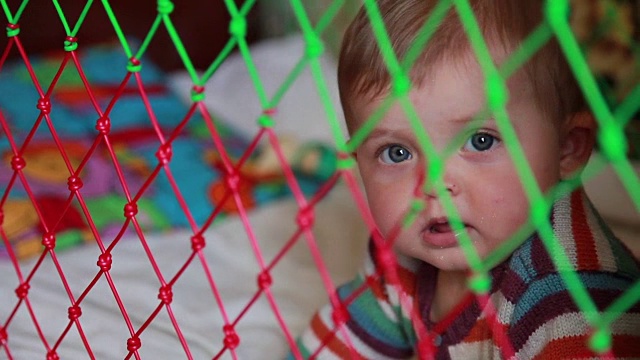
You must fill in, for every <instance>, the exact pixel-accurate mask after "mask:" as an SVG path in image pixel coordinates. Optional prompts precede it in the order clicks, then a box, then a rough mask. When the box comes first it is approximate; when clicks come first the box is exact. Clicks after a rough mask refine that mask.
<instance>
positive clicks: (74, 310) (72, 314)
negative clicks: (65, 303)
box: [68, 305, 82, 321]
mask: <svg viewBox="0 0 640 360" xmlns="http://www.w3.org/2000/svg"><path fill="white" fill-rule="evenodd" d="M68 314H69V320H71V321H75V320H77V319H78V318H79V317H80V316H82V309H80V306H78V305H73V306H70V307H69V310H68Z"/></svg>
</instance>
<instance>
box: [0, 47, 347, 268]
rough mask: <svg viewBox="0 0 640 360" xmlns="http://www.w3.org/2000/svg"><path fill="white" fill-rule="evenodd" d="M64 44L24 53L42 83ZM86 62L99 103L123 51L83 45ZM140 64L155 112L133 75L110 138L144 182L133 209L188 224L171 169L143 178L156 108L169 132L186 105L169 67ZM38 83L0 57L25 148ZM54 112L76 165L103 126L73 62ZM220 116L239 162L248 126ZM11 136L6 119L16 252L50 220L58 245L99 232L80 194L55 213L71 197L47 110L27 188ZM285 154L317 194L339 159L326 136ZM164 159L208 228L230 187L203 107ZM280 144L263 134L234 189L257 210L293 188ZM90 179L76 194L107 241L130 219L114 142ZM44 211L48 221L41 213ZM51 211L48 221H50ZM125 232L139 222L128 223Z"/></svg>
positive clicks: (131, 175) (2, 162)
mask: <svg viewBox="0 0 640 360" xmlns="http://www.w3.org/2000/svg"><path fill="white" fill-rule="evenodd" d="M63 56H64V54H47V55H45V56H39V57H31V58H30V59H29V61H30V63H31V66H32V67H33V69H34V73H35V75H36V78H37V81H38V82H39V84H41V86H42V88H43V90H44V91H47V88H48V86H49V84H51V82H52V80H53V79H54V76H55V74H56V72H57V71H58V69H59V68H60V65H61V61H62V58H63ZM79 61H80V64H81V68H82V71H83V73H84V75H85V76H86V78H87V80H88V83H89V84H90V85H89V87H90V89H91V92H92V93H93V94H94V96H95V99H96V101H97V103H98V105H99V106H100V108H101V109H102V110H103V111H104V110H105V109H106V108H107V107H108V106H109V104H110V102H111V100H112V99H113V98H114V96H115V94H116V91H117V89H118V86H119V85H120V84H121V82H122V81H123V79H124V77H125V74H126V68H127V63H128V60H127V58H126V56H125V55H124V53H123V51H122V49H121V48H119V47H118V46H115V45H102V46H96V47H92V48H90V49H86V50H85V51H82V52H79ZM142 64H143V67H142V70H141V71H140V72H139V74H140V76H141V78H142V82H143V84H144V89H145V92H146V94H147V96H148V101H149V103H150V105H151V108H152V109H153V110H152V113H150V112H149V111H148V110H147V108H146V107H145V104H144V101H143V97H142V96H141V95H140V91H139V88H138V84H137V82H136V81H135V80H134V78H133V77H132V78H131V79H130V80H129V81H128V83H127V85H126V87H125V89H124V92H123V93H122V95H121V96H120V97H119V98H118V100H117V102H115V104H114V105H113V108H112V110H111V111H110V120H111V132H110V135H109V139H110V142H111V146H112V148H113V150H114V152H115V154H116V157H117V159H118V163H119V166H120V167H121V169H122V171H121V176H122V177H123V178H124V179H125V181H126V184H127V189H128V191H129V193H130V194H131V197H135V196H137V195H138V192H139V191H140V189H143V188H144V189H145V191H144V192H143V193H142V195H141V196H140V198H139V200H138V201H137V206H138V214H137V216H136V219H137V220H138V222H139V223H140V225H141V227H142V229H143V230H149V231H163V230H167V229H172V228H176V227H186V226H189V225H190V222H189V220H188V217H187V216H186V215H185V213H184V211H183V209H182V208H181V206H180V203H179V201H178V200H177V197H176V194H175V191H174V189H173V187H172V184H171V181H170V179H169V177H168V176H167V175H166V174H165V172H164V171H160V172H159V173H158V175H157V176H156V177H155V179H154V181H153V182H151V183H150V185H149V186H148V187H146V185H145V183H146V181H147V179H148V178H149V177H150V176H151V175H152V174H153V172H154V170H155V169H156V167H157V166H158V158H157V155H156V153H157V151H158V147H159V145H160V141H159V140H158V136H157V132H156V130H155V129H154V127H153V126H152V122H151V121H150V119H151V118H152V116H153V117H155V118H157V121H158V123H159V125H160V127H161V131H162V133H163V134H164V135H163V136H164V137H165V138H167V137H168V136H169V134H171V132H172V131H173V129H174V128H176V126H177V125H178V124H179V123H180V122H181V121H182V120H183V119H184V118H185V116H186V114H187V113H188V107H187V104H184V103H182V102H181V101H180V100H179V99H178V98H177V97H176V96H175V94H173V93H172V92H171V91H170V89H169V87H168V86H167V85H166V78H165V76H164V74H163V73H162V72H161V71H159V70H158V69H157V68H156V67H155V66H154V65H153V64H152V63H150V62H149V61H148V60H146V59H143V61H142ZM39 97H40V96H39V95H38V92H37V91H36V86H35V85H34V81H33V79H32V77H31V76H30V73H29V71H28V70H27V67H26V66H25V64H24V62H23V61H16V62H12V63H6V64H4V66H1V67H0V111H2V113H3V115H4V117H5V118H6V120H7V121H6V122H7V124H8V129H9V132H10V136H11V137H12V138H13V139H14V141H15V143H16V144H17V148H18V149H21V148H22V144H23V143H24V142H25V139H28V134H29V132H30V131H31V130H32V128H33V126H34V123H35V122H36V119H38V116H39V114H40V110H39V109H37V108H36V104H37V103H38V99H39ZM50 102H51V112H50V118H51V122H52V124H53V127H54V128H55V131H56V133H57V134H58V136H59V138H60V142H61V144H62V146H63V147H64V149H65V153H66V154H67V156H68V158H69V161H70V163H71V164H72V166H73V169H76V168H77V167H78V166H79V165H80V164H81V163H82V161H83V159H84V158H85V155H86V154H87V153H88V152H89V151H90V149H91V147H92V145H93V143H94V141H95V139H96V137H97V136H98V131H97V130H96V120H97V119H98V117H99V116H98V115H97V112H96V110H95V107H94V106H93V104H92V102H91V101H90V97H89V95H88V91H87V89H86V88H85V86H84V84H83V81H82V78H81V76H80V75H79V73H78V70H77V69H76V67H75V66H74V64H73V63H72V62H69V63H68V64H67V66H66V68H65V70H64V71H63V73H62V75H61V76H60V78H59V80H58V81H57V83H56V85H55V87H54V89H53V91H52V92H51V97H50ZM214 124H215V126H216V129H217V131H218V133H219V134H220V137H221V139H222V142H223V144H224V146H225V149H226V151H227V153H228V154H229V156H230V157H231V159H232V160H237V159H238V158H239V157H241V156H242V154H243V152H244V151H245V150H246V149H247V147H248V145H249V141H250V139H247V138H245V137H243V136H241V135H240V134H239V133H238V132H237V131H234V129H233V128H232V127H231V126H229V124H226V123H225V122H224V120H223V119H218V118H215V119H214ZM7 135H8V134H6V133H5V131H4V130H3V129H2V128H0V193H1V194H2V195H3V196H4V197H3V198H2V199H0V206H2V212H3V213H4V220H3V223H2V227H3V230H4V232H5V234H6V236H7V238H8V240H9V244H10V246H11V247H12V249H13V251H14V252H15V253H16V255H17V256H18V258H25V257H28V256H32V255H34V254H38V253H40V252H41V251H42V238H43V233H44V226H43V225H44V224H46V225H47V226H48V227H49V228H52V227H53V229H54V232H55V235H56V249H57V250H60V249H63V248H68V247H71V246H76V245H78V244H82V243H84V242H91V241H94V240H95V237H94V235H93V234H92V232H91V229H90V227H89V225H88V218H87V216H85V214H84V212H83V209H82V207H81V203H80V201H79V200H78V199H77V198H74V199H73V200H72V201H71V206H70V208H69V209H68V211H66V213H65V214H64V216H62V218H61V217H60V214H61V213H62V210H63V209H64V207H65V204H66V203H67V202H68V199H69V196H70V190H69V184H68V181H69V177H70V175H71V173H70V170H69V169H68V168H67V166H66V164H65V162H64V161H63V159H62V157H61V153H60V151H59V150H58V147H57V145H56V143H55V142H54V139H53V137H52V135H51V130H50V129H49V127H48V125H47V123H46V122H45V121H44V120H43V121H42V123H40V125H39V126H38V127H37V130H36V131H35V135H34V137H33V139H31V140H30V141H29V142H28V145H27V146H26V147H24V149H23V150H21V151H22V157H23V158H24V160H25V162H26V167H24V168H23V169H22V173H23V174H24V177H25V179H26V181H27V182H28V188H29V189H30V191H31V193H32V199H33V201H35V203H36V204H37V208H38V210H39V212H40V217H39V216H38V213H37V211H36V207H34V205H33V203H32V199H30V196H29V191H27V188H25V186H23V185H22V183H21V181H20V180H19V179H16V181H14V182H12V179H13V177H14V171H13V169H12V166H11V160H12V158H13V156H14V152H13V150H12V148H11V146H10V145H11V144H10V141H9V137H8V136H7ZM281 143H282V146H283V148H284V150H285V155H286V156H287V157H288V160H289V161H290V163H291V164H292V167H293V170H294V172H295V174H296V176H297V179H298V181H299V182H300V185H301V187H302V190H303V191H304V192H305V193H307V194H311V193H313V192H314V191H316V190H317V188H318V187H319V186H320V184H322V183H323V182H324V180H326V179H327V177H328V176H330V175H331V174H332V173H333V171H334V169H335V159H336V158H335V154H334V152H333V151H332V150H331V149H329V148H327V147H325V146H323V145H320V144H300V143H296V142H295V141H293V140H290V139H282V140H281ZM171 150H172V156H171V161H170V163H169V167H170V169H171V173H172V175H173V177H174V180H175V183H176V185H177V187H178V189H179V192H180V195H181V196H182V197H183V198H184V202H185V203H186V205H187V206H188V208H189V212H190V214H191V216H192V217H193V219H194V220H195V222H196V224H197V226H202V224H203V223H204V222H205V221H206V219H207V218H208V217H209V216H210V214H211V213H212V211H213V210H214V209H215V207H216V204H218V203H219V201H220V199H221V198H222V197H223V196H224V194H225V193H226V191H227V185H226V182H225V181H224V178H223V176H222V175H223V171H222V169H223V166H222V162H221V156H220V153H219V151H218V150H217V149H216V147H215V146H214V142H213V141H212V136H211V133H210V131H209V129H208V127H207V125H206V123H205V121H203V118H202V116H201V115H200V114H199V113H198V112H197V111H196V112H195V113H194V115H193V117H192V118H191V119H190V120H189V121H188V123H187V125H186V126H185V127H184V129H182V131H181V132H180V133H179V135H178V136H177V137H176V138H175V139H174V140H173V142H172V148H171ZM279 169H280V167H279V165H278V163H277V161H276V160H275V156H274V151H273V150H272V149H271V147H270V146H268V143H267V142H264V143H261V144H260V145H259V146H258V148H257V150H256V151H255V152H254V153H253V154H252V155H251V157H250V158H249V159H248V161H247V162H246V163H245V165H244V166H243V167H242V168H241V169H240V174H241V182H240V184H239V188H240V191H241V194H242V196H241V197H242V199H243V204H244V206H245V208H247V209H251V208H255V207H257V206H260V205H261V204H264V203H266V202H269V201H271V200H274V199H278V198H282V197H284V196H287V195H289V194H290V189H289V187H288V185H287V184H286V181H285V178H284V176H283V174H282V171H281V170H279ZM80 178H81V179H82V183H83V186H82V188H81V189H80V191H79V192H80V195H81V197H82V199H83V201H84V203H85V204H86V207H87V209H88V210H89V212H90V214H91V221H92V222H93V223H94V224H95V226H96V228H97V229H98V232H99V234H100V236H101V238H102V239H103V240H105V241H106V242H108V241H110V240H112V239H114V238H115V237H116V236H117V234H118V232H119V231H120V229H121V228H122V225H123V223H124V221H125V217H124V214H123V207H124V205H125V204H126V203H127V200H126V197H125V190H124V187H123V185H122V184H121V181H120V177H119V175H118V173H117V171H115V166H114V162H113V160H112V158H111V156H110V153H109V151H108V148H107V147H106V145H105V144H104V142H101V143H100V144H99V145H98V147H97V148H96V149H95V151H94V152H93V155H92V156H91V157H90V158H89V160H88V161H86V164H85V165H84V167H83V170H82V172H81V173H80ZM236 212H237V207H236V205H235V202H234V201H233V199H231V200H229V201H226V202H225V203H224V205H223V210H222V213H221V214H220V216H218V217H217V219H221V218H224V217H225V216H228V215H230V214H234V213H236ZM41 218H42V220H41ZM43 221H44V224H43ZM127 231H133V230H132V227H129V229H128V230H127ZM7 254H8V253H7V244H6V243H5V242H4V241H0V258H3V257H4V258H6V257H7Z"/></svg>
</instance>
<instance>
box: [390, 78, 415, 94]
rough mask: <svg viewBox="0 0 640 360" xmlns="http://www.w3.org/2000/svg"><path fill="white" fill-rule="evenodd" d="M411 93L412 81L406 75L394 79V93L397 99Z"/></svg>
mask: <svg viewBox="0 0 640 360" xmlns="http://www.w3.org/2000/svg"><path fill="white" fill-rule="evenodd" d="M409 91H411V79H409V77H408V76H407V75H405V74H402V73H400V74H397V75H396V76H395V77H394V78H393V87H392V93H393V96H395V97H401V96H404V95H406V94H407V93H409Z"/></svg>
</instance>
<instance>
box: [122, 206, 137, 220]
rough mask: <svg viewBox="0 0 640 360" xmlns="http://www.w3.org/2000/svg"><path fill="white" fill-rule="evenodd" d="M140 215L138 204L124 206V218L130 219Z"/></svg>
mask: <svg viewBox="0 0 640 360" xmlns="http://www.w3.org/2000/svg"><path fill="white" fill-rule="evenodd" d="M136 214H138V205H137V204H136V203H128V204H127V205H125V206H124V217H126V218H127V219H130V218H132V217H134V216H136Z"/></svg>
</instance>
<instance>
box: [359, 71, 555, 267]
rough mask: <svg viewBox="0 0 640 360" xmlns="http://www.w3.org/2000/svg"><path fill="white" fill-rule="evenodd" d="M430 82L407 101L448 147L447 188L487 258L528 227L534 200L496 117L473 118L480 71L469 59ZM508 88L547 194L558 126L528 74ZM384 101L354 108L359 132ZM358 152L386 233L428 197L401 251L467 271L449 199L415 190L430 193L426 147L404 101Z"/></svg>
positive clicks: (481, 100) (480, 101)
mask: <svg viewBox="0 0 640 360" xmlns="http://www.w3.org/2000/svg"><path fill="white" fill-rule="evenodd" d="M423 84H424V85H423V86H422V87H420V88H416V89H414V90H412V91H411V92H410V94H409V98H410V101H411V103H412V104H413V106H414V108H415V110H416V113H417V115H418V116H419V118H420V120H421V124H422V126H424V129H425V130H426V133H427V134H428V136H429V138H430V140H431V141H432V143H433V145H434V147H435V149H436V150H437V151H438V152H442V151H443V150H444V149H445V148H447V149H451V151H449V152H448V154H449V155H448V156H447V157H446V159H445V166H444V175H443V178H442V181H443V182H444V185H445V186H446V188H447V189H448V192H449V194H450V195H451V199H452V201H453V203H454V205H455V207H456V209H457V212H458V214H459V216H460V218H461V220H462V222H463V223H464V226H465V231H466V232H467V234H468V235H469V237H470V239H471V240H472V242H473V244H474V246H475V248H476V251H477V252H478V253H479V255H480V257H481V258H485V257H486V256H487V255H488V254H489V253H490V252H491V251H492V250H494V249H495V248H496V247H497V246H499V245H500V244H501V243H503V242H505V241H506V240H508V239H509V238H510V237H511V236H512V235H513V234H514V233H516V231H517V230H518V229H519V228H520V227H521V226H522V225H523V224H524V223H526V221H527V219H528V216H529V202H528V200H527V196H526V195H525V191H524V188H523V186H522V184H521V181H520V179H519V177H518V174H517V171H516V167H515V166H514V162H513V160H512V159H511V157H510V155H509V153H508V152H507V148H506V147H505V144H504V143H503V135H502V133H501V131H500V130H499V129H498V126H497V124H496V121H495V120H494V119H493V118H492V117H491V116H489V117H488V118H485V119H484V120H483V121H481V122H477V123H476V122H475V121H472V120H473V118H474V116H475V115H477V114H478V113H479V112H481V111H482V110H483V109H484V108H485V104H486V97H485V91H484V86H485V85H484V78H483V75H482V72H481V70H480V67H479V65H478V64H477V63H476V62H475V61H467V62H465V64H462V65H461V64H458V65H451V64H444V65H440V66H437V67H435V68H434V71H433V72H432V73H431V75H430V76H429V78H427V79H425V81H424V82H423ZM508 87H509V91H510V97H509V99H510V100H509V103H508V105H507V112H508V114H509V117H510V120H511V123H512V124H513V127H514V128H515V132H516V134H517V136H518V140H519V142H520V144H521V146H522V148H523V150H524V153H525V154H526V157H527V159H528V161H529V165H530V166H531V168H532V170H533V173H534V174H535V177H536V180H537V182H538V184H539V186H540V187H541V189H542V190H543V191H546V190H548V189H549V188H550V187H552V186H553V185H554V184H556V183H557V182H558V181H559V179H560V169H559V161H560V155H561V154H560V138H559V131H558V126H557V125H555V124H554V123H553V122H552V121H551V120H549V119H547V118H546V116H545V115H544V114H543V112H542V111H541V110H539V108H538V106H537V103H536V102H535V100H534V96H533V91H532V89H531V85H530V83H529V82H527V78H526V77H525V76H524V75H517V76H516V77H513V78H511V79H510V80H509V82H508ZM381 102H382V99H380V100H374V101H366V100H364V99H362V100H359V101H356V103H355V104H353V105H354V106H353V114H355V117H354V120H355V121H356V125H357V126H358V127H359V126H361V125H362V124H363V123H364V121H366V120H367V119H368V118H369V116H370V115H371V114H372V113H373V112H374V111H375V110H376V109H377V108H378V107H379V106H380V104H381ZM471 123H473V125H472V126H471V127H469V124H471ZM356 154H357V162H358V167H359V170H360V172H361V175H362V179H363V182H364V187H365V191H366V194H367V198H368V201H369V206H370V209H371V212H372V215H373V217H374V219H375V221H376V224H377V226H378V227H379V229H380V231H381V232H382V234H383V235H385V236H389V235H390V234H391V233H392V232H393V229H394V228H396V227H397V226H398V224H402V222H403V219H405V217H406V215H407V211H408V209H409V206H410V204H411V202H412V200H413V199H415V198H416V195H417V196H419V197H420V198H422V199H424V200H425V204H426V207H425V208H424V210H423V211H422V212H421V213H420V214H419V215H418V216H417V217H416V218H415V221H413V223H412V224H411V225H410V226H409V227H407V228H405V229H404V230H403V231H402V232H401V233H400V235H399V236H398V237H397V239H396V242H395V248H396V250H397V251H399V252H400V253H402V254H404V255H408V256H411V257H414V258H418V259H421V260H423V261H426V262H428V263H430V264H432V265H434V266H436V267H437V268H440V269H442V270H465V269H468V268H469V266H468V263H467V260H466V258H465V256H464V254H463V252H462V249H461V247H460V246H459V242H458V236H457V235H456V234H455V233H454V231H453V230H452V229H451V226H450V225H449V223H448V220H447V212H446V211H445V209H444V208H443V202H442V199H440V198H439V197H438V196H436V195H435V193H433V192H428V193H425V192H424V191H422V190H420V191H418V192H416V189H423V187H422V184H421V179H423V178H424V177H423V174H424V173H425V171H426V170H425V167H427V168H428V166H429V156H428V155H427V154H425V153H424V152H423V150H422V149H421V147H420V146H419V144H418V139H417V136H416V135H415V132H414V131H413V129H412V127H411V125H410V123H409V121H408V117H407V115H406V114H405V112H404V110H403V109H402V107H401V106H400V105H399V103H397V102H396V104H394V105H393V106H392V107H391V108H390V110H389V111H388V112H387V113H386V114H385V115H384V117H383V119H382V120H381V121H380V122H379V123H378V125H377V126H376V128H375V129H374V130H373V131H372V132H371V133H370V135H369V136H368V138H367V139H366V140H365V141H364V142H363V143H362V144H361V145H360V147H359V148H358V150H357V152H356Z"/></svg>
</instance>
